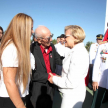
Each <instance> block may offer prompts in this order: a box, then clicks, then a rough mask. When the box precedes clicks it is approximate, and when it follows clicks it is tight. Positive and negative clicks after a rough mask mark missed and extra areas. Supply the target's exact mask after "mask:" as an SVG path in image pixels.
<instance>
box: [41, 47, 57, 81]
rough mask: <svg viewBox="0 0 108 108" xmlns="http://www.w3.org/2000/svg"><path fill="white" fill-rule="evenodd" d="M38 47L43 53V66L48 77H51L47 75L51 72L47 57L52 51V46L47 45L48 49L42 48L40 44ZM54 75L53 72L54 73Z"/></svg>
mask: <svg viewBox="0 0 108 108" xmlns="http://www.w3.org/2000/svg"><path fill="white" fill-rule="evenodd" d="M40 48H41V51H42V55H43V58H44V62H45V66H46V70H47V73H48V79H49V78H50V77H51V76H50V75H49V73H52V71H51V66H50V59H49V54H50V52H51V51H52V47H51V46H49V48H48V49H44V48H43V47H42V45H40ZM54 75H55V74H54Z"/></svg>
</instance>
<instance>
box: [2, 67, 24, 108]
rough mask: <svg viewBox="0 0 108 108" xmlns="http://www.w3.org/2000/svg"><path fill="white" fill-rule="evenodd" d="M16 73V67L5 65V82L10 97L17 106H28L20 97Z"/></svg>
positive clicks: (17, 107)
mask: <svg viewBox="0 0 108 108" xmlns="http://www.w3.org/2000/svg"><path fill="white" fill-rule="evenodd" d="M16 74H17V68H16V67H3V77H4V83H5V86H6V89H7V92H8V94H9V97H10V99H11V100H12V102H13V104H14V105H15V107H16V108H26V107H25V105H24V103H23V101H22V99H21V97H20V94H19V90H18V87H17V85H16V83H15V78H16Z"/></svg>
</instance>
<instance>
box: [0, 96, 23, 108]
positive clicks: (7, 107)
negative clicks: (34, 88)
mask: <svg viewBox="0 0 108 108" xmlns="http://www.w3.org/2000/svg"><path fill="white" fill-rule="evenodd" d="M22 100H23V102H24V104H25V98H22ZM0 108H16V107H15V105H14V104H13V102H12V101H11V99H10V98H9V97H0Z"/></svg>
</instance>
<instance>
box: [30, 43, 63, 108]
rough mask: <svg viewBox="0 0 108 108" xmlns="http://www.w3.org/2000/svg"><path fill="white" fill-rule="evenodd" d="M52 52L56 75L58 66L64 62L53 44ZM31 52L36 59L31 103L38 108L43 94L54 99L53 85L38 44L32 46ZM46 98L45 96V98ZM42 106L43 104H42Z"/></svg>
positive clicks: (51, 61)
mask: <svg viewBox="0 0 108 108" xmlns="http://www.w3.org/2000/svg"><path fill="white" fill-rule="evenodd" d="M51 47H52V52H50V54H49V58H50V66H51V71H52V72H53V73H55V68H56V64H58V65H62V60H61V59H60V56H59V54H58V53H57V52H56V50H55V47H54V45H53V44H51ZM31 52H32V54H33V55H34V58H35V68H36V69H35V70H33V72H32V96H31V102H32V104H33V106H34V108H38V107H37V105H38V103H39V102H38V99H39V97H42V94H43V92H44V94H47V95H48V96H49V97H50V98H51V99H53V84H50V83H49V82H48V73H47V70H46V66H45V62H44V58H43V55H42V52H41V49H40V46H39V44H38V42H35V43H33V44H32V45H31ZM44 97H45V96H44ZM41 104H42V103H41Z"/></svg>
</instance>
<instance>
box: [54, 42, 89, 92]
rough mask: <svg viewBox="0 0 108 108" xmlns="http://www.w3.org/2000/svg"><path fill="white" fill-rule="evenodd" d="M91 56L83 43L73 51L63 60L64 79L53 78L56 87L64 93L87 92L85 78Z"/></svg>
mask: <svg viewBox="0 0 108 108" xmlns="http://www.w3.org/2000/svg"><path fill="white" fill-rule="evenodd" d="M88 66H89V55H88V52H87V50H86V49H85V46H84V44H83V43H79V44H77V45H75V46H74V48H72V49H71V51H70V52H69V53H68V55H67V56H66V58H65V59H64V60H63V69H62V77H57V76H54V77H53V82H54V84H55V85H57V86H59V87H60V89H59V90H60V91H61V92H62V93H72V91H76V92H77V91H79V90H85V89H86V88H85V79H84V78H85V77H86V75H87V72H88Z"/></svg>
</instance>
